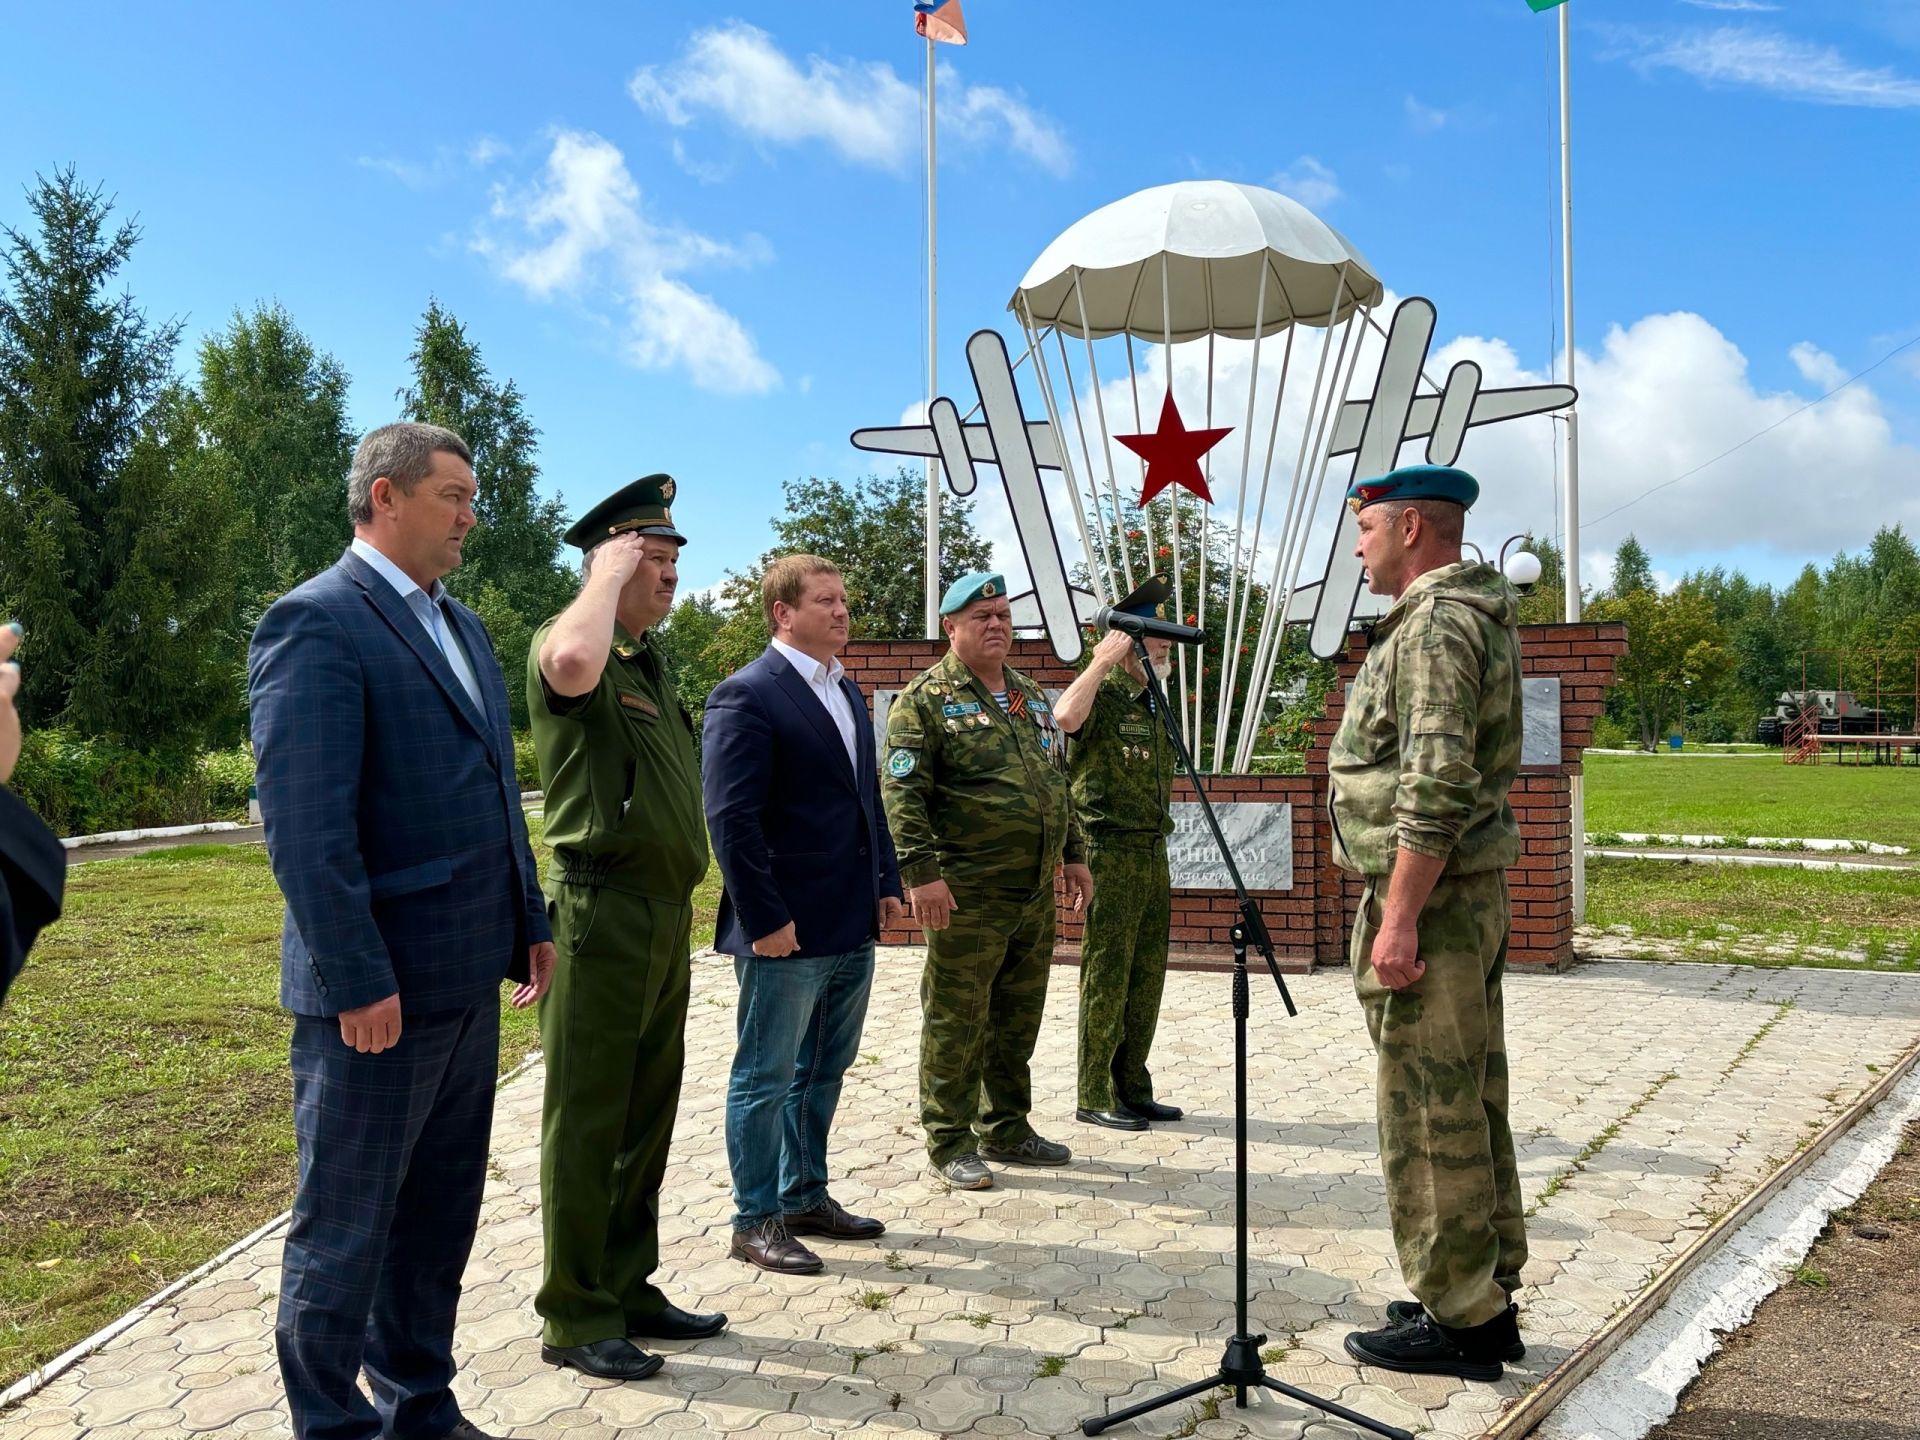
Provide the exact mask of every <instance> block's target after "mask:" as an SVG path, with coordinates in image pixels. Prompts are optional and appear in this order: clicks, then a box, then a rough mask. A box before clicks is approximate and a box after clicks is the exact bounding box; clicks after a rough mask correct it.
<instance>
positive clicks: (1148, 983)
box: [1054, 575, 1181, 1130]
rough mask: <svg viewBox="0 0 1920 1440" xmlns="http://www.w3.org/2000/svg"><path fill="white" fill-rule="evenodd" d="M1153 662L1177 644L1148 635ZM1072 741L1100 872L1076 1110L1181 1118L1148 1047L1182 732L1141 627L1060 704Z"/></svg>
mask: <svg viewBox="0 0 1920 1440" xmlns="http://www.w3.org/2000/svg"><path fill="white" fill-rule="evenodd" d="M1170 593H1171V591H1170V590H1169V588H1168V586H1167V582H1166V581H1165V580H1164V579H1162V578H1161V577H1159V576H1157V575H1156V576H1154V577H1153V578H1151V579H1149V580H1148V581H1147V582H1146V584H1144V585H1142V586H1141V587H1140V588H1139V589H1137V590H1135V591H1134V592H1133V594H1131V595H1129V596H1127V598H1126V599H1124V600H1122V601H1121V602H1120V603H1119V604H1118V605H1116V606H1115V607H1114V608H1115V609H1116V610H1120V611H1123V612H1125V613H1127V614H1132V615H1146V616H1153V615H1155V614H1157V612H1158V610H1159V607H1160V606H1161V605H1163V604H1164V603H1165V602H1166V599H1167V596H1168V595H1169V594H1170ZM1146 647H1147V658H1148V660H1149V661H1150V662H1151V663H1152V664H1153V666H1154V668H1155V669H1159V668H1160V667H1162V666H1163V665H1164V664H1165V663H1166V658H1167V652H1168V651H1169V650H1171V649H1172V648H1173V647H1172V645H1171V644H1170V643H1169V642H1168V641H1165V640H1149V641H1147V642H1146ZM1054 715H1055V718H1056V719H1057V720H1058V721H1059V723H1060V728H1061V729H1062V730H1064V731H1066V732H1067V733H1068V734H1069V735H1071V736H1072V737H1073V738H1072V740H1070V741H1069V742H1068V745H1067V774H1068V776H1069V779H1070V781H1071V785H1072V791H1073V812H1074V817H1075V818H1076V819H1077V820H1078V821H1079V822H1080V831H1081V834H1082V836H1083V837H1084V839H1085V841H1086V846H1087V868H1088V869H1089V870H1090V871H1092V872H1093V895H1094V898H1093V903H1092V904H1091V905H1089V906H1088V907H1087V926H1086V930H1085V932H1084V933H1083V934H1082V936H1081V939H1080V1096H1079V1099H1080V1105H1079V1108H1078V1109H1077V1110H1075V1111H1074V1118H1075V1119H1076V1120H1079V1121H1080V1122H1082V1123H1083V1124H1087V1125H1102V1126H1105V1127H1106V1128H1107V1129H1109V1130H1144V1129H1146V1128H1147V1122H1148V1121H1149V1120H1178V1119H1179V1118H1180V1114H1181V1112H1180V1108H1179V1107H1178V1106H1176V1105H1162V1104H1160V1103H1159V1102H1157V1101H1156V1100H1155V1099H1154V1098H1153V1077H1152V1076H1151V1075H1149V1074H1148V1073H1147V1052H1148V1051H1149V1050H1150V1049H1151V1048H1152V1046H1153V1032H1154V1029H1155V1027H1156V1026H1158V1024H1159V1022H1160V995H1161V992H1162V991H1163V990H1164V989H1165V988H1166V983H1167V930H1168V927H1169V926H1170V925H1171V924H1172V923H1173V890H1172V880H1171V877H1170V876H1169V875H1168V872H1167V836H1168V835H1170V834H1172V833H1173V815H1172V812H1171V809H1170V806H1171V802H1172V798H1173V744H1172V742H1171V741H1169V740H1168V739H1167V732H1166V727H1165V726H1164V725H1163V724H1162V723H1161V720H1160V717H1159V716H1158V715H1157V714H1155V713H1154V709H1153V705H1152V692H1151V690H1150V689H1149V687H1148V685H1147V674H1146V671H1144V670H1143V669H1141V667H1140V660H1139V657H1138V656H1137V655H1136V654H1135V652H1134V645H1133V637H1132V636H1131V635H1126V634H1123V633H1121V632H1120V631H1117V630H1116V631H1114V632H1112V633H1111V634H1108V635H1107V636H1105V637H1104V638H1103V639H1102V640H1101V641H1100V643H1099V644H1098V645H1097V646H1095V647H1094V651H1093V656H1092V658H1091V659H1090V660H1089V661H1088V662H1087V668H1086V669H1085V670H1083V671H1082V672H1081V673H1080V678H1079V679H1077V680H1075V681H1074V682H1073V684H1072V685H1070V686H1068V687H1067V690H1066V693H1065V694H1063V695H1062V696H1061V697H1060V703H1059V705H1057V706H1056V707H1055V708H1054Z"/></svg>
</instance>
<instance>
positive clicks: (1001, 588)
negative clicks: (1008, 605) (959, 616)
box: [940, 570, 1007, 615]
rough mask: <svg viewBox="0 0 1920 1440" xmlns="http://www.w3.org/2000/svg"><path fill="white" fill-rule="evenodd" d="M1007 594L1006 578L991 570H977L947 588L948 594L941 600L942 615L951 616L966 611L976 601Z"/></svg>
mask: <svg viewBox="0 0 1920 1440" xmlns="http://www.w3.org/2000/svg"><path fill="white" fill-rule="evenodd" d="M1006 593H1007V581H1006V577H1005V576H1002V575H996V574H994V573H993V572H992V571H991V570H976V571H974V572H973V573H972V574H971V575H962V576H961V577H960V578H959V579H958V580H956V581H954V582H953V583H952V584H951V585H949V586H948V587H947V593H946V594H945V595H943V596H942V597H941V598H940V613H941V614H942V615H951V614H953V613H954V611H956V610H964V609H965V608H966V607H967V606H969V605H971V604H972V603H973V602H974V601H976V600H991V599H993V598H994V597H996V596H1005V594H1006Z"/></svg>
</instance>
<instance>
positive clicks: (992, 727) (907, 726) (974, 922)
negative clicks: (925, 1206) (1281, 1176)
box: [881, 573, 1093, 1190]
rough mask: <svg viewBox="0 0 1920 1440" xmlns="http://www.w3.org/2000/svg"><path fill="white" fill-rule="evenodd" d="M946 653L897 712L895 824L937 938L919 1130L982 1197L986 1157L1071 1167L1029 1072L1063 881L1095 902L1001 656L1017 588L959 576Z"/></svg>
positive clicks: (1048, 754)
mask: <svg viewBox="0 0 1920 1440" xmlns="http://www.w3.org/2000/svg"><path fill="white" fill-rule="evenodd" d="M940 626H941V628H942V629H943V630H945V631H946V633H947V641H948V644H949V647H950V648H949V649H948V651H947V655H946V657H945V658H944V659H943V660H941V661H940V663H939V664H937V665H934V666H933V667H931V668H930V669H928V670H924V671H922V672H921V673H920V674H919V675H916V676H915V677H914V678H913V679H912V680H910V681H909V682H908V683H907V685H906V688H905V689H903V690H902V691H901V692H900V694H899V697H898V698H897V699H895V700H894V702H893V708H892V709H891V710H890V711H889V712H888V715H887V746H886V761H885V765H884V769H885V776H884V778H883V779H882V781H881V794H882V797H883V798H884V800H885V802H886V809H887V824H888V826H889V827H890V828H891V830H892V831H893V842H894V848H895V849H896V850H897V851H898V852H899V856H900V879H901V882H902V883H903V884H904V885H905V886H906V887H907V899H908V901H909V902H910V903H911V904H912V906H913V912H914V915H915V916H916V917H917V918H918V919H919V921H920V925H921V928H922V930H923V931H924V932H925V933H926V937H927V963H926V970H925V972H924V973H923V975H922V977H921V981H920V1010H921V1032H920V1123H921V1124H922V1125H923V1126H924V1127H925V1129H926V1132H927V1155H928V1158H929V1161H930V1164H929V1167H928V1168H929V1170H930V1172H931V1173H932V1174H933V1175H934V1176H935V1177H936V1178H937V1179H940V1180H943V1181H945V1182H946V1183H947V1184H949V1185H952V1186H954V1187H955V1188H956V1189H962V1190H984V1189H986V1188H987V1187H988V1186H990V1185H992V1184H993V1172H992V1171H991V1170H989V1169H988V1168H987V1166H986V1163H985V1161H983V1160H982V1159H981V1156H982V1155H985V1156H986V1157H987V1158H988V1159H992V1160H998V1161H1002V1162H1004V1163H1013V1164H1025V1165H1065V1164H1066V1163H1067V1162H1068V1161H1069V1160H1071V1159H1072V1158H1073V1155H1072V1152H1071V1151H1069V1150H1068V1149H1067V1147H1066V1146H1064V1145H1060V1144H1057V1143H1055V1142H1054V1141H1051V1140H1044V1139H1042V1138H1041V1137H1040V1136H1039V1135H1037V1134H1035V1133H1034V1129H1033V1126H1032V1125H1031V1124H1030V1123H1028V1120H1027V1112H1028V1111H1029V1110H1031V1109H1032V1108H1033V1086H1032V1080H1031V1077H1030V1074H1029V1071H1028V1066H1029V1063H1030V1062H1031V1061H1032V1059H1033V1047H1034V1045H1035V1044H1036V1043H1037V1042H1038V1040H1039V1038H1040V1017H1041V1012H1042V1011H1043V1010H1044V1009H1045V1008H1046V1003H1047V967H1048V966H1049V965H1050V964H1051V963H1052V962H1053V903H1054V902H1053V877H1054V871H1055V869H1056V868H1058V867H1060V866H1061V864H1062V861H1063V860H1064V862H1065V877H1066V882H1067V888H1068V890H1069V891H1070V892H1071V893H1072V895H1073V897H1074V908H1076V909H1078V908H1079V907H1080V906H1081V905H1082V904H1083V903H1084V902H1085V901H1086V900H1088V899H1090V898H1091V897H1092V893H1093V877H1092V876H1091V875H1090V874H1088V872H1087V868H1086V866H1085V865H1084V864H1082V863H1081V855H1080V842H1079V835H1078V831H1077V827H1076V826H1075V825H1074V823H1073V814H1072V807H1071V806H1070V805H1069V804H1068V800H1067V780H1066V772H1065V768H1064V766H1063V765H1062V763H1061V758H1060V750H1061V742H1060V734H1059V729H1058V727H1057V726H1056V725H1055V723H1054V718H1053V707H1052V706H1051V705H1050V704H1049V703H1048V702H1047V697H1046V693H1045V692H1044V691H1043V690H1041V688H1040V687H1039V686H1038V685H1036V684H1035V683H1034V682H1033V681H1032V680H1029V679H1028V678H1027V677H1026V676H1024V675H1022V674H1020V673H1019V672H1018V671H1017V670H1013V669H1010V668H1008V666H1007V664H1006V656H1007V650H1008V648H1009V647H1010V646H1011V645H1012V643H1013V616H1012V612H1011V611H1010V610H1009V609H1008V606H1007V582H1006V581H1005V580H1004V579H1002V578H1001V577H1000V576H998V575H992V574H982V573H976V574H972V575H963V576H961V577H960V578H959V579H958V580H956V581H954V582H953V584H952V585H951V586H949V587H948V589H947V593H946V595H945V597H944V598H943V599H942V600H941V602H940Z"/></svg>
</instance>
